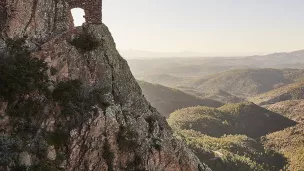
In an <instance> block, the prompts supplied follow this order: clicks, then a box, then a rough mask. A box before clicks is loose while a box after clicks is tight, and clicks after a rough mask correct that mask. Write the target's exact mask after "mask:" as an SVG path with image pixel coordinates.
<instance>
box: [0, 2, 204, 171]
mask: <svg viewBox="0 0 304 171" xmlns="http://www.w3.org/2000/svg"><path fill="white" fill-rule="evenodd" d="M6 7H7V9H6V10H7V14H8V18H7V20H6V22H5V27H4V28H1V27H0V29H2V38H1V39H2V40H4V41H2V43H1V42H0V45H1V44H2V45H1V46H2V47H1V48H0V49H4V51H5V43H3V42H5V40H7V39H8V38H13V39H16V38H21V37H26V45H27V46H28V47H30V50H31V52H32V56H33V57H36V58H39V59H42V60H44V61H46V63H47V64H48V66H49V68H50V69H49V70H48V75H49V78H50V79H51V80H52V85H50V86H49V90H50V91H53V90H54V89H55V88H56V85H57V84H58V83H60V82H64V81H69V80H79V81H80V82H82V88H83V89H84V90H83V92H86V91H88V92H92V91H93V90H98V92H99V93H98V100H97V101H82V102H81V103H80V104H83V105H84V106H86V105H87V104H89V103H90V105H89V107H88V108H89V110H81V112H78V113H81V115H79V114H77V115H76V114H75V115H73V114H71V113H73V111H68V116H67V117H64V118H63V117H61V116H62V115H63V113H64V112H63V109H64V108H65V107H64V106H63V105H62V104H63V103H60V102H58V101H54V97H53V99H51V100H45V99H46V98H45V96H42V95H35V96H34V95H32V94H31V95H32V96H34V97H33V98H34V99H40V100H41V99H44V100H43V102H44V104H45V105H44V108H43V110H41V114H40V115H41V116H43V118H42V119H41V120H39V121H38V119H37V120H35V125H36V126H38V128H37V130H36V129H33V130H32V129H31V132H26V134H29V135H28V136H27V138H25V139H22V137H21V136H18V137H16V135H12V134H11V132H12V131H11V130H13V129H14V125H10V122H11V120H12V119H10V116H8V115H7V113H6V111H7V108H8V106H10V105H11V104H8V103H7V102H5V101H2V102H1V104H0V107H1V108H0V114H1V119H0V124H1V126H0V128H1V137H0V144H1V147H0V150H1V151H0V170H14V169H12V168H11V167H12V166H14V167H15V169H16V167H17V166H19V165H21V166H23V167H26V168H27V169H32V170H35V168H36V170H37V167H38V165H39V168H40V169H41V168H43V170H47V169H49V170H67V171H72V170H73V171H74V170H76V171H77V170H79V171H81V170H86V171H104V170H108V171H112V170H113V171H114V170H115V171H116V170H117V171H118V170H130V171H131V170H138V171H139V170H149V171H205V170H210V169H209V168H208V167H207V166H205V165H204V164H201V163H200V162H199V160H198V159H197V157H196V156H195V155H194V154H193V153H192V152H191V151H190V150H189V149H188V148H187V147H186V146H185V145H184V144H183V143H182V142H181V141H179V140H177V139H175V138H174V136H173V133H172V131H171V129H170V127H169V126H168V124H167V122H166V120H165V118H164V117H161V116H160V114H159V113H158V112H157V111H156V110H155V109H154V108H153V107H152V106H151V105H150V104H149V102H147V100H146V99H145V97H144V96H143V94H142V91H141V89H140V87H139V85H138V83H137V82H136V80H135V79H134V77H133V75H132V73H131V72H130V69H129V66H128V64H127V62H126V61H125V60H124V59H123V58H122V57H121V56H120V55H119V53H118V52H117V50H116V47H115V42H114V40H113V38H112V36H111V34H110V32H109V30H108V28H107V27H106V26H105V25H104V24H85V25H84V26H82V27H78V28H73V29H71V27H70V25H69V23H70V22H71V19H70V16H69V12H70V11H69V9H70V8H69V4H68V3H67V2H66V1H65V0H27V1H15V0H7V5H6ZM82 34H85V35H90V36H91V37H92V38H94V41H96V42H98V44H96V47H95V48H94V49H90V50H87V51H82V50H81V49H79V48H77V46H75V44H73V43H72V42H73V40H75V39H77V37H78V36H79V35H82ZM72 86H75V85H72ZM83 92H82V93H83ZM100 92H101V93H100ZM96 94H97V93H96ZM96 94H93V95H94V97H95V95H96ZM31 95H29V96H31ZM27 98H29V97H27ZM75 98H76V97H75ZM41 101H42V100H41ZM14 103H16V102H14ZM14 105H16V104H14ZM69 105H71V104H69ZM75 108H77V109H83V108H82V106H75ZM65 112H66V111H65ZM76 113H77V112H76ZM78 115H79V116H78ZM35 116H36V115H35ZM70 125H73V126H71V127H69V129H68V133H67V134H64V135H63V136H62V135H58V133H57V132H56V130H58V129H65V126H66V127H68V126H70ZM47 135H56V136H47ZM28 137H30V138H28ZM49 137H53V138H52V139H50V138H49ZM8 139H9V140H8ZM17 139H18V140H17ZM62 139H64V141H63V140H62ZM13 141H15V142H13ZM52 141H54V142H52ZM15 147H18V151H16V154H15V153H14V154H11V150H7V149H13V148H15ZM39 149H43V150H40V151H39ZM42 151H45V154H41V153H42ZM2 154H5V157H4V158H2V157H3V156H2ZM14 156H17V157H14ZM41 156H45V159H42V157H41ZM15 159H16V160H15ZM18 160H19V163H18V162H16V161H18ZM5 161H10V162H6V163H8V164H7V165H5ZM36 166H37V167H36ZM55 168H56V169H55ZM38 170H39V169H38Z"/></svg>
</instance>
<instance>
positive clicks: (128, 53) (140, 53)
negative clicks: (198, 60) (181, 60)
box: [119, 49, 207, 58]
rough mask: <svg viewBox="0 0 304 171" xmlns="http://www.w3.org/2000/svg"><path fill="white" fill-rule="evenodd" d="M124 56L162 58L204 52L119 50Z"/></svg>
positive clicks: (187, 55) (188, 55)
mask: <svg viewBox="0 0 304 171" xmlns="http://www.w3.org/2000/svg"><path fill="white" fill-rule="evenodd" d="M119 52H120V53H121V54H122V56H124V57H125V58H163V57H203V56H207V54H204V53H198V52H191V51H182V52H153V51H144V50H134V49H130V50H119Z"/></svg>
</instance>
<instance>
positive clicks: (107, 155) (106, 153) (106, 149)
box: [102, 139, 115, 171]
mask: <svg viewBox="0 0 304 171" xmlns="http://www.w3.org/2000/svg"><path fill="white" fill-rule="evenodd" d="M102 157H103V158H104V159H105V160H106V163H107V165H108V171H114V168H113V160H114V158H115V156H114V153H113V152H112V151H111V146H110V144H109V140H108V139H105V142H104V145H103V153H102Z"/></svg>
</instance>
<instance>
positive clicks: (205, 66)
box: [127, 50, 304, 86]
mask: <svg viewBox="0 0 304 171" xmlns="http://www.w3.org/2000/svg"><path fill="white" fill-rule="evenodd" d="M127 60H128V63H129V65H130V68H131V71H132V73H133V74H134V76H135V77H136V78H137V79H139V80H145V81H149V80H148V79H150V77H155V75H162V74H168V75H171V76H174V77H179V78H187V79H188V78H191V79H192V78H202V77H204V76H207V75H212V74H216V73H220V72H224V71H229V70H236V69H238V70H239V69H249V68H254V69H261V68H274V69H285V68H295V69H304V50H300V51H294V52H289V53H273V54H269V55H263V56H262V55H260V56H249V57H210V58H199V57H191V56H188V57H187V58H186V57H185V58H178V57H174V56H171V58H141V59H127ZM158 83H159V84H162V85H166V86H169V85H168V84H163V83H166V82H162V83H160V82H158ZM184 86H186V85H184Z"/></svg>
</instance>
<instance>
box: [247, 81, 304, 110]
mask: <svg viewBox="0 0 304 171" xmlns="http://www.w3.org/2000/svg"><path fill="white" fill-rule="evenodd" d="M299 99H304V81H300V82H296V83H293V84H288V85H286V86H283V87H280V88H276V89H274V90H271V91H268V92H266V93H262V94H260V95H257V96H255V97H253V98H249V99H248V100H249V101H251V102H254V103H255V104H258V105H266V104H274V103H277V102H281V101H285V100H299Z"/></svg>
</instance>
